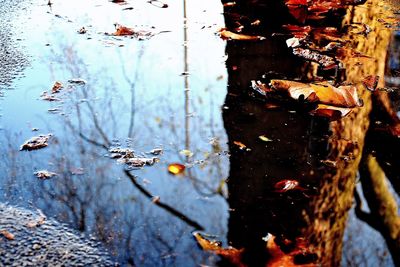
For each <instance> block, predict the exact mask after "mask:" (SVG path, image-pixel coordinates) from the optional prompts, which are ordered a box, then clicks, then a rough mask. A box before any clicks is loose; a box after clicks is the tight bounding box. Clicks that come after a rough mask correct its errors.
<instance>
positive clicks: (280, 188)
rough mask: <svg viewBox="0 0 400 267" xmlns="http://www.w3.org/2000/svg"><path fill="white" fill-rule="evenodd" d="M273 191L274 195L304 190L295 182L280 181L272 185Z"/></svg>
mask: <svg viewBox="0 0 400 267" xmlns="http://www.w3.org/2000/svg"><path fill="white" fill-rule="evenodd" d="M274 189H275V192H276V193H285V192H287V191H293V190H300V191H304V190H305V189H304V188H303V187H301V186H300V185H299V182H298V181H296V180H282V181H279V182H277V183H276V184H275V185H274Z"/></svg>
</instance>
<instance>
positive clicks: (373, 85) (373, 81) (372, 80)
mask: <svg viewBox="0 0 400 267" xmlns="http://www.w3.org/2000/svg"><path fill="white" fill-rule="evenodd" d="M378 82H379V76H376V75H369V76H367V77H365V78H364V80H363V81H362V84H363V85H364V87H365V88H366V89H367V90H369V91H371V92H375V91H376V90H377V87H378Z"/></svg>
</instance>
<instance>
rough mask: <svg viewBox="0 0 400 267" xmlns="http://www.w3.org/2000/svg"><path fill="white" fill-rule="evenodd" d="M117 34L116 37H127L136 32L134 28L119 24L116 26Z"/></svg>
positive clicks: (115, 33)
mask: <svg viewBox="0 0 400 267" xmlns="http://www.w3.org/2000/svg"><path fill="white" fill-rule="evenodd" d="M115 30H116V31H115V32H114V33H113V35H114V36H127V35H134V34H135V33H136V32H135V31H134V30H133V29H132V28H128V27H125V26H122V25H120V24H118V23H116V24H115Z"/></svg>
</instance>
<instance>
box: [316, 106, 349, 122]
mask: <svg viewBox="0 0 400 267" xmlns="http://www.w3.org/2000/svg"><path fill="white" fill-rule="evenodd" d="M351 111H352V109H351V108H341V107H335V106H329V105H324V104H318V106H317V108H316V109H315V110H312V111H311V112H310V114H311V115H314V116H320V117H325V118H329V119H330V120H332V121H334V120H338V119H340V118H343V117H346V116H347V115H349V114H350V112H351Z"/></svg>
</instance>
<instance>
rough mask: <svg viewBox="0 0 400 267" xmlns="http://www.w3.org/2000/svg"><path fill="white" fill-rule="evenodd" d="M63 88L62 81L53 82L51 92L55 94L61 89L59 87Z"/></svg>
mask: <svg viewBox="0 0 400 267" xmlns="http://www.w3.org/2000/svg"><path fill="white" fill-rule="evenodd" d="M62 88H63V85H62V83H60V82H55V83H54V85H53V87H52V88H51V93H52V94H55V93H58V92H60V91H61V89H62Z"/></svg>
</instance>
